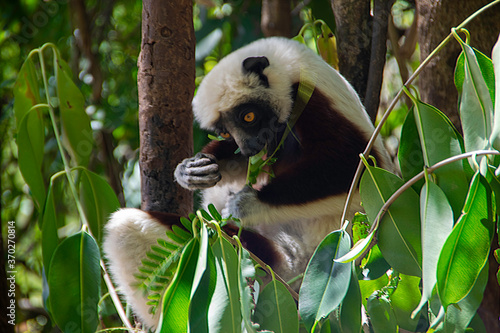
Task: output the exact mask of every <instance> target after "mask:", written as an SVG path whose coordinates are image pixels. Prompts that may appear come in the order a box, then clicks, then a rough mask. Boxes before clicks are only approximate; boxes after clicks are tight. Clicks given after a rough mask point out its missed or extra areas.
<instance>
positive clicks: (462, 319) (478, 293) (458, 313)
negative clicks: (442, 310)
mask: <svg viewBox="0 0 500 333" xmlns="http://www.w3.org/2000/svg"><path fill="white" fill-rule="evenodd" d="M487 282H488V263H486V265H484V267H483V269H482V270H481V273H480V274H479V276H478V278H477V280H476V283H475V284H474V287H473V288H472V289H471V291H470V293H469V294H468V295H467V296H466V297H465V298H464V299H462V300H461V301H460V302H458V304H457V305H458V306H453V305H451V306H448V309H447V310H446V315H445V319H444V330H445V332H453V333H459V332H465V329H466V328H467V327H468V326H469V323H470V322H471V320H472V318H474V316H475V314H476V311H477V309H478V308H479V305H480V304H481V301H482V300H483V294H484V290H485V288H486V283H487Z"/></svg>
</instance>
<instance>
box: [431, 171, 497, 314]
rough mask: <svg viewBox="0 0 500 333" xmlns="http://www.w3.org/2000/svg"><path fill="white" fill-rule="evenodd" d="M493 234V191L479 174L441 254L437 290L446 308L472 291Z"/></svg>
mask: <svg viewBox="0 0 500 333" xmlns="http://www.w3.org/2000/svg"><path fill="white" fill-rule="evenodd" d="M493 232H494V222H493V212H492V197H491V190H490V187H489V185H488V183H487V182H486V179H484V178H483V177H482V176H481V175H480V174H479V173H476V174H475V176H474V178H473V180H472V182H471V185H470V188H469V193H468V195H467V200H466V203H465V206H464V209H463V213H462V216H461V217H460V219H459V221H458V223H457V224H456V225H455V227H454V228H453V230H452V232H451V234H450V235H449V236H448V239H447V240H446V242H445V244H444V245H443V248H442V250H441V253H440V255H439V260H438V269H437V288H438V293H439V298H440V299H441V303H442V304H443V306H444V307H445V308H446V307H447V306H448V305H449V304H452V303H458V302H459V301H460V300H462V299H463V298H464V297H465V296H466V295H467V294H468V293H469V292H470V291H471V289H472V287H473V286H474V284H475V282H476V280H477V277H478V276H479V273H480V272H481V270H482V269H483V267H484V265H485V263H486V260H487V258H488V254H489V251H490V244H491V239H492V237H493Z"/></svg>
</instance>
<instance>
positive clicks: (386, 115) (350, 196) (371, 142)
mask: <svg viewBox="0 0 500 333" xmlns="http://www.w3.org/2000/svg"><path fill="white" fill-rule="evenodd" d="M498 3H500V0H495V1H492V2H491V3H489V4H487V5H485V6H484V7H482V8H480V9H479V10H477V11H476V12H475V13H473V14H472V15H470V16H469V17H468V18H466V19H465V20H464V21H463V22H462V23H460V25H458V26H457V27H456V29H462V28H464V27H465V26H466V25H467V24H468V23H469V22H470V21H472V20H473V19H474V18H476V17H477V16H478V15H479V14H481V13H482V12H484V11H486V10H488V9H489V8H490V7H493V6H494V5H496V4H498ZM452 38H453V32H450V34H449V35H448V36H446V38H445V39H443V41H442V42H441V43H440V44H439V45H438V46H437V47H436V48H435V49H434V50H433V51H432V52H431V54H429V55H428V56H427V58H425V60H424V61H423V62H422V63H421V64H420V66H418V68H417V69H416V70H415V72H414V73H413V74H412V75H411V76H410V78H408V80H407V81H406V82H405V84H404V85H403V87H401V89H399V91H398V93H397V94H396V97H394V99H393V100H392V102H391V104H390V105H389V107H388V108H387V111H386V112H385V113H384V115H383V117H382V119H381V120H380V122H379V124H378V126H377V127H376V128H375V130H374V131H373V134H372V136H371V137H370V140H369V141H368V144H367V145H366V148H365V151H364V152H363V155H365V156H366V155H368V154H369V153H370V151H371V150H372V148H373V145H374V144H375V140H376V138H377V136H378V135H379V133H380V130H381V129H382V125H383V124H384V123H385V122H386V121H387V118H389V115H390V114H391V112H392V110H394V107H395V106H396V104H397V102H398V101H399V99H400V98H401V96H402V95H403V89H404V88H408V86H409V85H410V84H411V83H412V82H413V80H415V78H416V77H417V76H418V75H419V74H420V72H421V71H422V70H423V69H424V67H426V66H427V64H428V63H429V62H430V61H431V60H432V58H434V57H435V56H436V54H437V53H438V52H439V51H441V50H442V49H443V48H444V47H445V45H446V44H448V42H449V41H450V40H451V39H452ZM362 172H363V161H361V160H360V161H359V163H358V167H357V169H356V173H355V175H354V178H353V180H352V182H351V187H350V188H349V192H348V194H347V198H346V202H345V205H344V211H343V212H342V218H341V220H340V222H341V223H342V224H344V223H346V222H345V221H346V220H345V219H346V215H347V212H348V211H349V208H350V207H351V202H352V199H353V196H354V191H355V189H356V188H357V186H358V182H359V179H360V178H361V173H362Z"/></svg>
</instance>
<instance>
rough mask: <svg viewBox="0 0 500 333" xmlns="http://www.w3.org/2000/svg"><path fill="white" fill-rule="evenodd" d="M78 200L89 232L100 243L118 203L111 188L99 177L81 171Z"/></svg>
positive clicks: (118, 205) (86, 171) (89, 172)
mask: <svg viewBox="0 0 500 333" xmlns="http://www.w3.org/2000/svg"><path fill="white" fill-rule="evenodd" d="M80 198H81V199H82V204H83V209H84V211H85V216H86V217H87V220H88V222H89V226H90V230H91V231H92V234H93V235H94V237H95V238H96V239H97V242H98V244H100V243H101V240H102V236H103V227H104V225H105V224H106V222H107V221H108V219H109V216H110V215H111V213H113V212H115V211H116V210H117V209H118V208H120V202H119V201H118V198H117V197H116V194H115V192H114V191H113V189H112V188H111V186H110V185H109V184H108V182H106V181H105V180H104V179H103V178H102V177H101V176H99V175H97V174H95V173H93V172H91V171H88V170H87V169H83V170H82V173H81V177H80Z"/></svg>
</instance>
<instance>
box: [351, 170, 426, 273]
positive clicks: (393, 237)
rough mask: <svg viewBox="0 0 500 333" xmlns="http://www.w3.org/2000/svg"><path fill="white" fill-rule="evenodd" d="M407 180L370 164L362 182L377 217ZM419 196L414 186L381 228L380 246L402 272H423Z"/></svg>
mask: <svg viewBox="0 0 500 333" xmlns="http://www.w3.org/2000/svg"><path fill="white" fill-rule="evenodd" d="M401 186H403V181H402V180H401V179H400V178H399V177H397V176H395V175H393V174H392V173H390V172H388V171H386V170H383V169H380V168H376V167H371V166H368V167H367V169H366V171H365V173H364V174H363V176H362V178H361V182H360V185H359V188H360V194H361V201H362V202H363V207H364V208H365V211H366V213H367V215H368V217H369V219H370V221H372V222H373V221H374V220H375V218H376V216H377V214H378V212H379V210H380V209H381V208H382V206H383V205H384V203H385V202H386V201H387V200H388V199H389V198H390V197H391V195H392V194H393V193H394V192H395V191H396V190H397V189H398V188H400V187H401ZM418 202H419V198H418V195H417V193H415V191H414V190H413V189H412V188H410V189H408V190H406V191H405V192H403V193H402V194H401V195H400V196H399V197H398V199H396V201H395V202H394V203H393V204H392V205H391V206H390V207H389V209H388V210H387V212H386V213H385V215H384V217H383V218H382V221H381V222H380V225H379V228H378V246H379V248H380V251H381V252H382V254H383V256H384V258H385V260H387V262H388V263H389V264H390V265H391V266H392V267H393V268H394V269H396V270H397V271H398V272H401V273H403V274H407V275H414V276H421V273H422V266H421V265H422V264H421V263H422V245H421V241H420V239H421V237H420V218H419V205H418Z"/></svg>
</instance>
